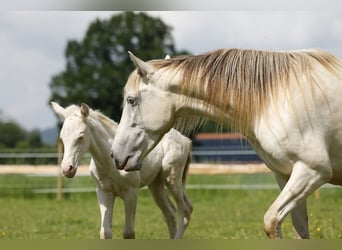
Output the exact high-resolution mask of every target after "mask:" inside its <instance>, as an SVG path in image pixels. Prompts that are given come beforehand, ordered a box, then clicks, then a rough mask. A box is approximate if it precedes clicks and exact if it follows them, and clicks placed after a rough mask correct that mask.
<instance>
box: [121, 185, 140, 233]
mask: <svg viewBox="0 0 342 250" xmlns="http://www.w3.org/2000/svg"><path fill="white" fill-rule="evenodd" d="M137 200H138V189H129V190H127V191H126V192H125V193H124V196H123V201H124V207H125V226H124V230H123V233H122V236H123V238H124V239H134V238H135V213H136V209H137Z"/></svg>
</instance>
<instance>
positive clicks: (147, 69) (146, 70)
mask: <svg viewBox="0 0 342 250" xmlns="http://www.w3.org/2000/svg"><path fill="white" fill-rule="evenodd" d="M128 54H129V57H130V58H131V60H132V62H133V63H134V65H135V67H136V68H137V69H138V73H139V75H140V76H141V77H143V78H147V80H148V78H149V77H150V76H151V75H152V74H153V73H154V69H153V67H152V66H151V65H150V64H148V63H146V62H144V61H143V60H141V59H139V58H138V57H136V56H135V55H133V53H132V52H130V51H128Z"/></svg>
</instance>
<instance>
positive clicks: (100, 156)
mask: <svg viewBox="0 0 342 250" xmlns="http://www.w3.org/2000/svg"><path fill="white" fill-rule="evenodd" d="M87 125H88V127H89V129H90V131H91V136H92V138H91V143H90V147H89V152H90V154H91V155H92V157H93V159H94V161H95V162H96V167H101V168H102V169H103V168H108V167H111V168H112V166H113V164H114V162H113V160H112V158H111V157H110V154H109V152H110V147H111V141H112V140H113V139H114V134H113V131H110V130H109V128H107V127H106V126H104V125H103V124H102V123H101V122H100V121H99V120H96V119H94V118H92V117H88V119H87ZM114 169H116V168H114Z"/></svg>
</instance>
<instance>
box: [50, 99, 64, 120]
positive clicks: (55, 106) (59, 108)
mask: <svg viewBox="0 0 342 250" xmlns="http://www.w3.org/2000/svg"><path fill="white" fill-rule="evenodd" d="M50 103H51V106H52V109H53V110H54V111H55V112H56V114H57V115H58V116H59V118H61V119H62V120H64V119H65V108H63V107H62V106H61V105H59V104H58V103H56V102H50Z"/></svg>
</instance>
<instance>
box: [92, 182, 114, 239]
mask: <svg viewBox="0 0 342 250" xmlns="http://www.w3.org/2000/svg"><path fill="white" fill-rule="evenodd" d="M96 195H97V201H98V204H99V208H100V214H101V227H100V239H111V238H112V216H113V206H114V201H115V196H114V194H113V193H111V192H104V191H103V190H102V189H101V188H99V187H96Z"/></svg>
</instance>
